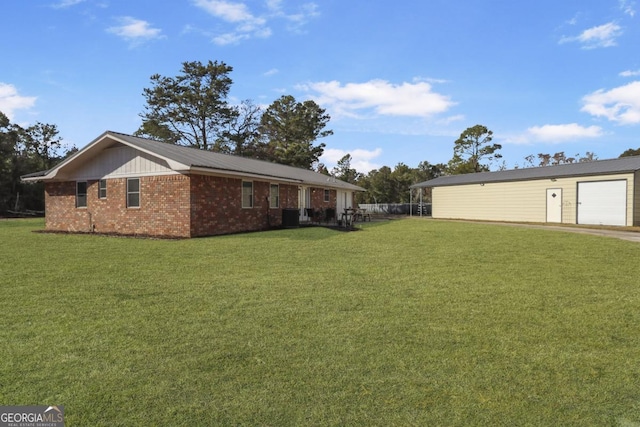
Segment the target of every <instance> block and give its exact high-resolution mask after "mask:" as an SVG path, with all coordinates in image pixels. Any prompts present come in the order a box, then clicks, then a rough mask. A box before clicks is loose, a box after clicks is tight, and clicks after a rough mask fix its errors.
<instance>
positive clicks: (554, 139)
mask: <svg viewBox="0 0 640 427" xmlns="http://www.w3.org/2000/svg"><path fill="white" fill-rule="evenodd" d="M603 134H604V132H603V130H602V128H601V127H600V126H581V125H579V124H577V123H566V124H559V125H549V124H547V125H542V126H532V127H530V128H528V129H527V130H526V131H525V132H522V133H520V134H515V135H508V136H506V137H505V138H504V141H505V142H507V143H511V144H516V145H528V144H533V143H547V144H559V143H564V142H568V141H577V140H584V139H586V138H598V137H601V136H602V135H603Z"/></svg>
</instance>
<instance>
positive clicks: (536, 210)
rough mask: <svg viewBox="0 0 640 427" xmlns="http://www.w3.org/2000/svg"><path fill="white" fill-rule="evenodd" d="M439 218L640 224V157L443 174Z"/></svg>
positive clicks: (436, 189) (435, 182)
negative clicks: (496, 170) (461, 173)
mask: <svg viewBox="0 0 640 427" xmlns="http://www.w3.org/2000/svg"><path fill="white" fill-rule="evenodd" d="M411 188H412V189H419V188H432V216H433V218H448V219H473V220H488V221H517V222H550V223H565V224H596V225H619V226H634V225H635V226H640V156H635V157H623V158H619V159H611V160H598V161H594V162H585V163H572V164H563V165H558V166H545V167H538V168H526V169H513V170H505V171H499V172H481V173H471V174H466V175H451V176H442V177H439V178H436V179H432V180H429V181H425V182H421V183H419V184H414V185H412V186H411Z"/></svg>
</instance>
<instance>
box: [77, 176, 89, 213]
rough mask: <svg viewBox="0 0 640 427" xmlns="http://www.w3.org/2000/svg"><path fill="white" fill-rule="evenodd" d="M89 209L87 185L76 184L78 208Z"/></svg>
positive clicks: (83, 183)
mask: <svg viewBox="0 0 640 427" xmlns="http://www.w3.org/2000/svg"><path fill="white" fill-rule="evenodd" d="M86 207H87V183H86V181H82V182H76V208H86Z"/></svg>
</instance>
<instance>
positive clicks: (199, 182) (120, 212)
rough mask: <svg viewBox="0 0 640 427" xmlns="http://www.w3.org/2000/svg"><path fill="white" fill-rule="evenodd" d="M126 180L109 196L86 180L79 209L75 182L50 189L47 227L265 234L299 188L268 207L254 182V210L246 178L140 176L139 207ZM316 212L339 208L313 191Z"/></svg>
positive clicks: (261, 186) (112, 183)
mask: <svg viewBox="0 0 640 427" xmlns="http://www.w3.org/2000/svg"><path fill="white" fill-rule="evenodd" d="M126 186H127V180H126V178H117V179H108V180H107V198H106V199H100V198H99V197H98V181H96V180H92V181H88V182H87V207H86V208H76V207H75V203H76V200H75V193H76V183H75V181H73V182H53V183H47V184H46V185H45V203H46V207H45V209H46V229H47V230H53V231H72V232H91V231H95V232H97V233H114V234H124V235H149V236H167V237H168V236H174V237H196V236H210V235H217V234H229V233H237V232H243V231H254V230H264V229H267V228H269V227H274V226H279V225H281V223H282V209H283V208H297V207H298V187H297V186H296V185H286V184H280V185H279V191H280V206H279V207H278V208H276V209H273V208H270V207H269V201H268V197H269V193H270V183H269V182H265V181H253V195H254V197H253V207H252V208H243V207H242V197H241V195H242V179H239V178H225V177H214V176H205V175H192V176H187V175H166V176H151V177H141V178H140V208H127V204H126ZM312 205H313V207H314V208H316V209H320V208H327V207H335V206H336V192H335V190H331V198H330V201H329V202H325V201H324V189H320V188H317V189H314V191H313V192H312Z"/></svg>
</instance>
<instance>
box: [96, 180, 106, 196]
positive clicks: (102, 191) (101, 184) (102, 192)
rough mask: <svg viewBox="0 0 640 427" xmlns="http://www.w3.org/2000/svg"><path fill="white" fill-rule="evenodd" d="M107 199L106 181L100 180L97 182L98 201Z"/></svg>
mask: <svg viewBox="0 0 640 427" xmlns="http://www.w3.org/2000/svg"><path fill="white" fill-rule="evenodd" d="M106 198H107V180H106V179H100V180H98V199H106Z"/></svg>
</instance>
